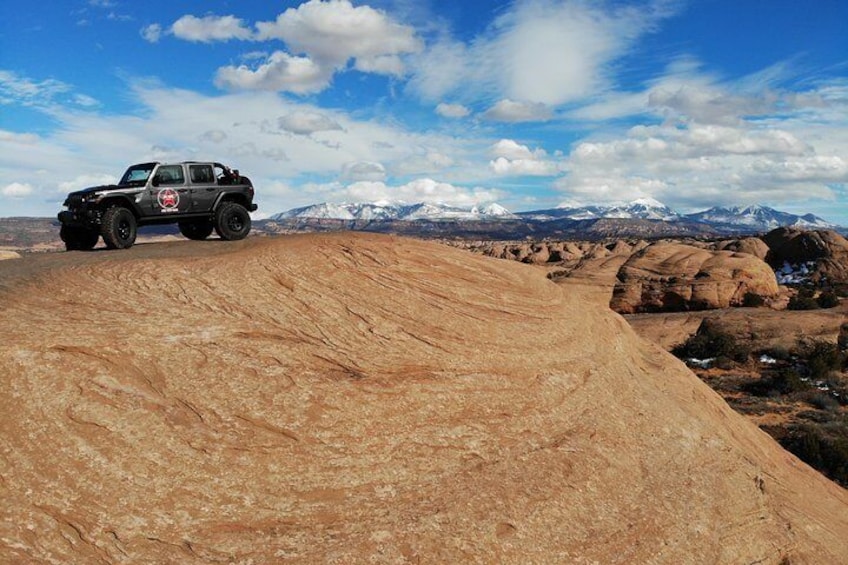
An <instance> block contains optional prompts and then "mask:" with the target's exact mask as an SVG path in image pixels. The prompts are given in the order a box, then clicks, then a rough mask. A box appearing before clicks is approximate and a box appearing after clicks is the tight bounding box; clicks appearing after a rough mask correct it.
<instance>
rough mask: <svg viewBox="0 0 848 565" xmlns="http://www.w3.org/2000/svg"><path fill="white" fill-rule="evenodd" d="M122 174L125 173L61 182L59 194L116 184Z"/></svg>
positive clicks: (91, 176)
mask: <svg viewBox="0 0 848 565" xmlns="http://www.w3.org/2000/svg"><path fill="white" fill-rule="evenodd" d="M128 164H129V163H128ZM121 173H123V171H115V174H114V175H90V174H82V175H78V176H76V177H74V178H73V180H69V181H63V182H60V183H59V186H58V190H57V192H58V193H59V194H67V193H68V192H74V191H76V190H82V189H83V188H88V187H90V186H102V185H106V184H115V183H116V182H118V177H119V175H120V174H121Z"/></svg>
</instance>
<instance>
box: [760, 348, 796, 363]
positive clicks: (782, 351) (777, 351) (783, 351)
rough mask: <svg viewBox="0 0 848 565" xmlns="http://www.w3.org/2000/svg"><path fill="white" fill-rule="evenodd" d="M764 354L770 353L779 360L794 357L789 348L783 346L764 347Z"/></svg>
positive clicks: (770, 355)
mask: <svg viewBox="0 0 848 565" xmlns="http://www.w3.org/2000/svg"><path fill="white" fill-rule="evenodd" d="M760 353H761V354H763V355H768V356H769V357H771V358H772V359H776V360H778V361H789V360H790V359H792V352H791V351H789V350H788V349H787V348H785V347H782V346H779V345H778V346H776V347H770V348H768V349H764V350H762V351H760Z"/></svg>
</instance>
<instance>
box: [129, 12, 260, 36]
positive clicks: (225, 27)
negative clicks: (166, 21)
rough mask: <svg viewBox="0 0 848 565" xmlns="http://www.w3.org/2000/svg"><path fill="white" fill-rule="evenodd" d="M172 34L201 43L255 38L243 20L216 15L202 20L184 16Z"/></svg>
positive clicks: (173, 28) (177, 22) (175, 23)
mask: <svg viewBox="0 0 848 565" xmlns="http://www.w3.org/2000/svg"><path fill="white" fill-rule="evenodd" d="M149 27H150V26H148V28H149ZM148 28H145V29H148ZM171 33H173V34H174V36H175V37H179V38H180V39H184V40H186V41H197V42H201V43H211V42H213V41H229V40H231V39H241V40H246V39H250V38H251V37H252V36H253V33H252V32H251V31H250V29H248V28H247V27H245V25H244V22H243V21H242V20H241V19H239V18H236V17H235V16H214V15H208V16H204V17H202V18H198V17H196V16H192V15H186V16H183V17H181V18H180V19H178V20H177V21H175V22H174V24H173V25H172V26H171ZM153 35H155V34H153Z"/></svg>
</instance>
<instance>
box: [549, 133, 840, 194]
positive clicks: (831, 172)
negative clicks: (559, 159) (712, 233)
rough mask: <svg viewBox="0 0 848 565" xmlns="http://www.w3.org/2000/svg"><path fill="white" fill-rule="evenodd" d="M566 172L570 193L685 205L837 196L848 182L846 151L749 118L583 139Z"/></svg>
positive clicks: (563, 184) (563, 182) (561, 183)
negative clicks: (822, 147) (822, 148)
mask: <svg viewBox="0 0 848 565" xmlns="http://www.w3.org/2000/svg"><path fill="white" fill-rule="evenodd" d="M790 125H791V124H789V123H784V126H785V127H789V126H790ZM564 169H566V170H567V171H568V174H567V175H566V176H564V177H562V178H561V179H558V181H557V182H556V187H557V188H559V189H561V190H563V191H564V192H566V193H567V194H568V195H569V196H570V197H571V198H577V199H582V200H584V201H591V202H598V201H625V200H632V199H633V198H634V197H654V198H656V199H658V200H660V201H662V202H665V203H666V204H669V205H671V206H672V207H679V208H682V209H686V208H690V209H691V208H706V207H708V206H713V205H719V204H739V203H750V202H759V203H772V204H774V203H778V202H785V201H802V200H808V199H811V198H820V199H832V198H834V196H835V193H834V188H833V187H835V185H839V184H844V183H846V182H848V162H846V160H845V159H844V158H843V157H842V156H841V155H834V154H819V153H818V150H817V148H816V147H815V146H814V145H812V144H811V143H805V142H803V141H801V139H800V138H799V137H798V136H797V135H795V134H794V133H793V132H792V131H789V130H788V129H778V128H773V127H770V124H768V123H760V122H759V121H745V120H739V121H737V123H736V125H735V126H729V125H716V124H713V123H709V124H706V125H705V124H699V123H695V122H692V123H688V124H684V125H681V124H679V123H678V124H676V123H666V124H662V125H657V126H636V127H634V128H631V130H630V131H629V132H628V135H627V136H626V137H623V138H619V139H610V140H605V141H594V142H592V141H586V142H583V143H580V144H578V145H577V146H576V147H575V148H574V149H573V150H572V152H571V154H570V155H569V156H568V158H567V160H566V162H565V163H564Z"/></svg>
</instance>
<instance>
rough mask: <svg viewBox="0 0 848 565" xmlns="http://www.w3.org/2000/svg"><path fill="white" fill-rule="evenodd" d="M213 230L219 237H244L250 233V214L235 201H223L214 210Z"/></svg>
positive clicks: (229, 239) (230, 239)
mask: <svg viewBox="0 0 848 565" xmlns="http://www.w3.org/2000/svg"><path fill="white" fill-rule="evenodd" d="M215 231H216V232H217V233H218V235H219V236H221V239H225V240H227V241H234V240H237V239H244V238H245V237H247V234H249V233H250V214H248V212H247V209H246V208H245V207H244V206H242V205H241V204H237V203H236V202H224V203H222V204H221V205H220V206H218V210H216V211H215Z"/></svg>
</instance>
